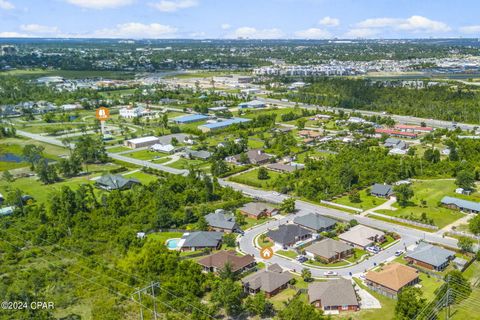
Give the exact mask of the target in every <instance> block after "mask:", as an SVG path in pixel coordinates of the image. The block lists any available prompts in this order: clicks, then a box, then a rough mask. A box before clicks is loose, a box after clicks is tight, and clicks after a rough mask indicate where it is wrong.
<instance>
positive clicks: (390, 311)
mask: <svg viewBox="0 0 480 320" xmlns="http://www.w3.org/2000/svg"><path fill="white" fill-rule="evenodd" d="M353 279H354V281H355V283H356V284H357V285H358V286H360V287H361V288H363V289H365V290H366V291H367V292H368V293H370V294H371V295H372V296H374V297H375V298H376V299H377V300H378V301H379V302H380V304H381V305H382V308H381V309H367V310H361V311H359V312H349V313H348V316H347V314H346V313H345V314H342V315H340V316H338V317H337V316H333V319H340V318H346V319H351V320H378V319H382V320H391V319H394V312H395V303H396V302H395V300H393V299H390V298H387V297H385V296H382V295H381V294H378V293H376V292H374V291H371V290H369V289H368V288H367V287H366V286H365V285H364V284H363V283H362V282H361V281H360V280H359V279H357V278H353Z"/></svg>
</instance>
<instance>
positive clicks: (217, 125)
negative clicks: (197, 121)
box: [198, 118, 251, 132]
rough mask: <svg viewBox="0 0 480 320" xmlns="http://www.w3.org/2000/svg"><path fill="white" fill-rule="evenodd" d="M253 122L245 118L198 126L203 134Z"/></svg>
mask: <svg viewBox="0 0 480 320" xmlns="http://www.w3.org/2000/svg"><path fill="white" fill-rule="evenodd" d="M248 121H251V119H245V118H231V119H226V120H223V121H218V122H214V123H207V124H202V125H200V126H198V129H200V130H201V131H202V132H210V131H214V130H220V129H224V128H226V127H229V126H231V125H233V124H237V123H245V122H248Z"/></svg>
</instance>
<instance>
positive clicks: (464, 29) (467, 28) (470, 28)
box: [460, 25, 480, 34]
mask: <svg viewBox="0 0 480 320" xmlns="http://www.w3.org/2000/svg"><path fill="white" fill-rule="evenodd" d="M460 32H462V33H466V34H472V33H480V25H476V26H465V27H461V28H460Z"/></svg>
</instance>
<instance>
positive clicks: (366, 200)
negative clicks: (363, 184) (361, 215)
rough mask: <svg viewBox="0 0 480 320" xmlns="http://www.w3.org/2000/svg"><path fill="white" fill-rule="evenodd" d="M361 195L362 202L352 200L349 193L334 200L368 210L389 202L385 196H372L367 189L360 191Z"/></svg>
mask: <svg viewBox="0 0 480 320" xmlns="http://www.w3.org/2000/svg"><path fill="white" fill-rule="evenodd" d="M358 194H359V196H360V202H352V201H351V200H350V197H349V195H345V196H343V197H340V198H338V199H335V200H333V201H332V202H335V203H338V204H341V205H344V206H349V207H354V208H358V209H363V210H368V209H371V208H375V207H378V206H379V205H381V204H383V203H385V202H387V199H385V198H379V197H375V196H371V195H369V194H367V190H366V189H363V190H360V191H359V192H358Z"/></svg>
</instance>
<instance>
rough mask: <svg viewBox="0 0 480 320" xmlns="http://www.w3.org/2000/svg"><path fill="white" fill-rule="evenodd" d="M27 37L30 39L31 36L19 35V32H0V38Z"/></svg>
mask: <svg viewBox="0 0 480 320" xmlns="http://www.w3.org/2000/svg"><path fill="white" fill-rule="evenodd" d="M27 37H31V36H30V35H28V34H25V33H19V32H10V31H5V32H0V38H27Z"/></svg>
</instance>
